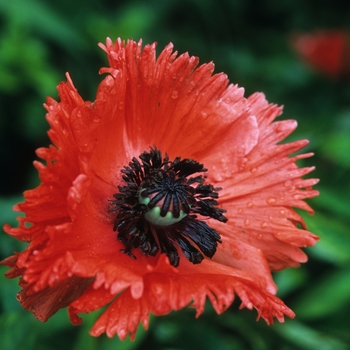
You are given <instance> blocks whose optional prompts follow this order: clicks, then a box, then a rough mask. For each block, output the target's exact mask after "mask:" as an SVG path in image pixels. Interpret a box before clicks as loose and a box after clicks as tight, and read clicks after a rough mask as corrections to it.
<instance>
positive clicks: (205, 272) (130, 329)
mask: <svg viewBox="0 0 350 350" xmlns="http://www.w3.org/2000/svg"><path fill="white" fill-rule="evenodd" d="M165 259H167V258H164V257H162V258H161V259H160V260H159V263H158V265H157V266H156V267H155V268H154V269H152V270H150V271H149V272H148V273H147V274H145V276H144V280H145V290H144V293H143V295H142V297H141V298H134V297H132V295H131V293H130V291H129V290H126V291H125V292H123V293H122V295H120V296H118V298H117V299H116V300H115V301H114V302H113V303H112V304H111V305H110V306H109V307H108V309H107V310H106V311H105V312H104V313H103V315H102V316H101V317H100V318H99V319H98V321H97V322H96V324H95V325H94V327H93V328H92V330H91V334H92V335H95V336H96V335H100V334H102V333H104V332H106V333H107V335H108V336H110V337H112V336H113V335H114V334H118V336H119V337H120V338H121V339H125V338H126V336H127V334H130V336H131V338H132V339H133V338H134V336H135V332H136V330H137V327H138V325H139V324H140V322H141V323H142V324H143V326H144V328H146V329H147V327H148V323H149V313H150V312H151V313H153V314H155V315H165V314H167V313H169V312H170V311H172V310H179V309H181V308H183V307H185V306H191V307H193V308H195V309H196V310H197V317H198V316H199V315H200V314H201V313H202V312H203V311H204V306H205V301H206V298H207V297H208V299H209V300H210V301H211V302H212V304H213V307H214V309H215V310H216V311H217V312H218V313H222V312H223V311H225V310H226V309H227V308H228V307H229V306H230V305H231V304H232V302H233V300H234V297H235V294H237V295H238V296H239V297H240V299H241V301H242V305H241V307H247V308H249V309H252V308H256V309H257V311H258V317H262V318H264V319H265V320H266V321H267V322H268V323H273V318H274V317H276V318H278V320H279V321H281V322H283V318H284V315H288V316H289V317H294V313H293V312H292V311H291V310H290V309H289V308H287V307H286V306H285V305H284V304H283V302H281V301H280V300H279V299H278V298H276V297H274V296H273V295H272V294H270V293H268V292H266V291H263V290H262V288H261V286H260V285H259V284H257V283H256V282H254V281H253V280H249V279H246V278H242V275H244V273H243V274H242V275H240V272H239V271H236V272H234V270H233V269H231V268H228V267H224V266H223V265H219V264H216V263H214V262H210V261H205V262H204V263H203V264H201V266H199V269H193V268H192V266H186V267H185V266H183V268H184V270H180V271H177V270H174V268H173V267H171V266H170V265H169V263H167V262H166V260H165ZM186 264H189V263H187V262H186V261H185V262H184V265H186ZM180 269H181V266H180ZM99 293H103V292H101V291H99ZM74 304H75V305H77V304H80V305H81V304H82V302H80V303H79V300H78V301H76V302H75V303H74ZM72 311H77V309H75V310H72ZM79 311H82V308H80V310H79Z"/></svg>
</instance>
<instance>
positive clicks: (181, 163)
mask: <svg viewBox="0 0 350 350" xmlns="http://www.w3.org/2000/svg"><path fill="white" fill-rule="evenodd" d="M139 159H140V160H138V159H137V158H135V157H134V158H133V159H132V160H131V162H130V163H129V164H128V166H124V168H123V169H122V170H121V173H122V179H123V181H124V184H122V185H121V186H118V189H119V192H118V193H116V194H114V195H113V197H114V199H113V200H110V203H111V211H112V212H116V217H115V219H114V226H113V229H114V230H115V231H118V236H117V237H118V240H119V241H120V242H122V243H123V245H124V248H123V249H121V252H122V253H125V254H128V255H129V256H130V257H132V258H134V259H136V257H135V255H134V254H133V253H132V250H133V249H134V248H139V249H140V251H141V252H142V253H143V254H145V255H147V256H148V255H151V256H155V255H156V254H157V253H158V251H159V250H160V252H161V253H165V254H166V255H167V256H168V258H169V261H170V264H171V265H173V266H178V265H179V262H180V256H179V253H178V248H180V249H181V250H182V252H183V254H184V255H185V257H186V258H187V259H188V260H189V261H191V262H192V263H193V264H198V263H200V262H201V261H202V260H203V259H204V256H206V257H208V258H212V257H213V256H214V254H215V252H216V249H217V245H218V243H221V238H220V235H219V233H218V232H217V231H216V230H214V229H213V228H211V227H210V226H208V225H207V224H206V222H205V221H203V219H205V218H212V219H216V220H218V221H220V222H226V221H227V218H226V217H225V216H224V215H223V214H224V213H225V212H226V210H224V209H221V208H218V201H217V199H218V197H219V195H218V191H220V190H221V188H214V187H213V186H212V185H210V184H205V183H204V178H203V176H202V175H200V173H203V172H206V171H207V169H205V168H204V167H203V164H200V163H198V162H196V161H195V160H192V159H183V160H181V158H180V157H177V158H175V159H174V161H170V160H169V157H168V155H165V157H164V158H162V154H161V152H160V151H159V150H158V149H157V148H151V149H150V152H146V151H145V152H143V153H142V154H140V156H139ZM194 174H195V176H192V175H194ZM198 215H200V216H201V217H202V219H200V218H198Z"/></svg>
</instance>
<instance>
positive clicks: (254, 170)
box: [250, 167, 258, 174]
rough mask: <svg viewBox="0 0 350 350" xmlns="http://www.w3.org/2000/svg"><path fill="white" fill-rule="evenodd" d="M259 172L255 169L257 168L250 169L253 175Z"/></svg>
mask: <svg viewBox="0 0 350 350" xmlns="http://www.w3.org/2000/svg"><path fill="white" fill-rule="evenodd" d="M257 171H258V168H255V167H254V168H251V169H250V172H251V173H253V174H254V173H256V172H257Z"/></svg>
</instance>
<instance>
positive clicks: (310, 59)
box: [292, 30, 350, 78]
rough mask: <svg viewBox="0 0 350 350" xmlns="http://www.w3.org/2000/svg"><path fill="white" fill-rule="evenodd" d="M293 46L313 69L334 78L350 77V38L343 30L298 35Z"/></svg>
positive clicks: (294, 38)
mask: <svg viewBox="0 0 350 350" xmlns="http://www.w3.org/2000/svg"><path fill="white" fill-rule="evenodd" d="M292 45H293V47H294V49H295V50H296V51H297V53H298V54H299V55H300V57H301V58H302V59H303V60H304V61H305V62H306V63H307V64H308V65H309V66H310V67H312V68H314V69H316V70H318V71H319V72H321V73H323V74H325V75H328V76H329V77H332V78H339V77H347V78H349V77H350V37H349V35H348V34H347V32H345V31H343V30H318V31H315V32H311V33H305V34H296V35H294V36H293V39H292Z"/></svg>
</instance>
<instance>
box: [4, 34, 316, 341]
mask: <svg viewBox="0 0 350 350" xmlns="http://www.w3.org/2000/svg"><path fill="white" fill-rule="evenodd" d="M101 47H102V48H103V49H104V50H105V51H106V53H107V55H108V59H109V64H110V68H103V69H101V73H108V75H107V77H106V78H105V79H104V80H103V81H102V82H101V84H100V86H99V88H98V91H97V96H96V100H95V101H94V102H88V101H84V100H83V99H82V98H81V97H80V95H79V94H78V92H77V90H76V89H75V87H74V86H73V83H72V81H71V79H70V77H69V76H67V77H68V81H67V82H66V83H61V84H60V85H59V86H58V91H59V96H60V102H57V101H55V100H53V99H51V98H48V99H47V103H46V105H45V107H46V109H47V111H48V113H47V120H48V122H49V124H50V127H51V129H50V130H49V137H50V139H51V141H52V144H53V145H51V146H50V147H49V148H40V149H38V150H37V155H38V156H39V157H40V158H42V159H43V160H44V161H45V165H44V164H42V163H41V162H37V161H36V162H34V164H35V167H36V168H37V169H38V171H39V175H40V180H41V184H40V185H39V186H38V187H37V188H36V189H34V190H30V191H26V192H25V193H24V197H25V202H24V203H21V204H18V205H16V206H15V210H16V211H20V212H24V213H25V214H26V217H19V218H18V220H19V227H18V228H12V227H10V226H9V225H5V227H4V229H5V231H6V232H7V233H8V234H10V235H11V236H13V237H15V238H17V239H19V240H21V241H25V242H29V246H28V247H27V249H26V250H25V251H24V252H22V253H16V254H15V255H14V256H12V257H9V258H7V259H5V260H4V261H2V262H1V264H3V265H7V266H9V267H11V268H12V269H11V270H10V271H9V272H7V277H9V278H14V277H17V276H20V285H21V287H22V290H21V291H20V292H19V294H18V299H19V301H20V302H21V304H22V305H23V307H24V308H26V309H28V310H30V311H32V312H33V314H34V315H35V317H36V318H38V319H39V320H41V321H46V320H47V319H48V318H49V317H50V316H51V315H53V314H54V313H55V312H56V311H57V310H59V309H60V308H63V307H66V306H69V315H70V318H71V321H72V322H73V323H74V324H79V323H80V322H81V319H80V317H78V314H79V313H84V312H85V313H87V312H91V311H93V310H96V309H99V308H101V307H103V306H105V305H107V304H109V306H108V308H107V309H106V310H105V312H104V313H103V314H102V315H101V316H100V318H99V319H98V320H97V322H96V323H95V325H94V327H93V328H92V330H91V334H92V335H100V334H101V333H103V332H106V333H107V335H108V336H113V335H114V334H115V333H117V334H118V336H119V337H120V338H121V339H124V338H125V337H126V336H127V335H128V334H130V335H131V337H134V335H135V332H136V329H137V327H138V324H139V323H140V322H141V323H142V324H143V325H144V327H145V328H147V326H148V322H149V313H150V312H151V313H153V314H155V315H164V314H167V313H169V312H170V311H171V310H178V309H181V308H183V307H186V306H190V307H194V308H195V309H196V310H197V316H198V315H200V314H201V313H202V312H203V310H204V305H205V300H206V298H207V297H208V298H209V300H210V301H211V303H212V304H213V307H214V309H215V310H216V311H217V312H218V313H221V312H223V311H224V310H226V309H227V308H228V307H229V306H230V305H231V303H232V301H233V300H234V297H235V295H237V296H238V297H239V298H240V299H241V302H242V307H247V308H249V309H252V308H255V309H256V310H257V312H258V316H259V317H262V318H264V319H265V320H266V322H267V323H269V324H270V323H272V322H273V319H274V318H277V319H278V320H279V321H281V322H282V321H283V319H284V315H287V316H289V317H294V313H293V312H292V311H291V310H290V309H289V308H288V307H286V306H285V305H284V304H283V302H282V301H281V300H280V299H278V298H277V297H276V296H275V293H276V286H275V284H274V282H273V280H272V276H271V271H277V270H281V269H284V268H286V267H296V266H298V265H299V263H300V262H305V261H306V260H307V257H306V255H305V253H304V252H303V251H302V250H301V249H300V247H306V246H310V245H313V244H314V243H315V242H316V240H317V237H316V236H315V235H313V234H312V233H310V232H308V231H307V230H306V227H305V224H304V223H303V220H302V219H301V217H300V216H299V215H298V214H297V213H296V212H295V211H293V210H292V209H291V207H296V208H301V209H304V210H306V211H308V212H310V213H312V209H311V208H310V207H309V206H308V205H307V204H306V203H305V202H304V199H305V198H311V197H314V196H316V195H317V194H318V192H317V191H315V190H312V188H311V186H313V185H314V184H316V183H317V179H302V176H303V175H305V174H308V173H309V172H310V171H312V170H313V167H309V168H299V167H298V166H297V165H296V161H297V160H298V159H302V158H306V157H310V156H311V155H312V154H311V153H307V154H302V155H297V156H290V155H291V154H293V153H295V152H297V151H298V150H300V149H301V148H302V147H304V146H305V145H307V143H308V141H307V140H301V141H296V142H291V143H285V144H281V141H283V140H284V139H285V138H286V137H287V136H288V135H289V134H290V133H291V132H292V131H293V130H294V129H295V128H296V125H297V124H296V122H295V121H293V120H285V121H279V122H276V121H274V119H275V118H276V117H277V116H279V115H280V114H281V108H280V107H277V106H276V105H272V104H268V102H267V101H266V100H265V97H264V95H263V94H261V93H256V94H253V95H252V96H250V97H248V98H245V97H244V96H243V93H244V90H243V89H242V88H239V87H237V86H235V85H228V79H227V77H226V75H224V74H222V73H221V74H215V75H212V74H213V70H214V65H213V64H212V63H209V64H203V65H201V66H199V67H198V59H197V58H196V57H190V56H189V55H188V54H187V53H186V54H182V55H180V56H177V53H176V52H175V53H174V52H173V47H172V45H171V44H169V45H168V46H167V47H166V48H165V49H164V50H163V51H162V52H161V54H160V55H159V57H158V58H156V51H155V44H152V45H146V46H145V47H144V48H142V45H141V42H139V43H136V42H134V41H128V42H127V43H124V42H122V41H121V40H117V41H116V42H115V43H112V42H111V40H109V39H108V40H107V44H106V46H104V45H101Z"/></svg>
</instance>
